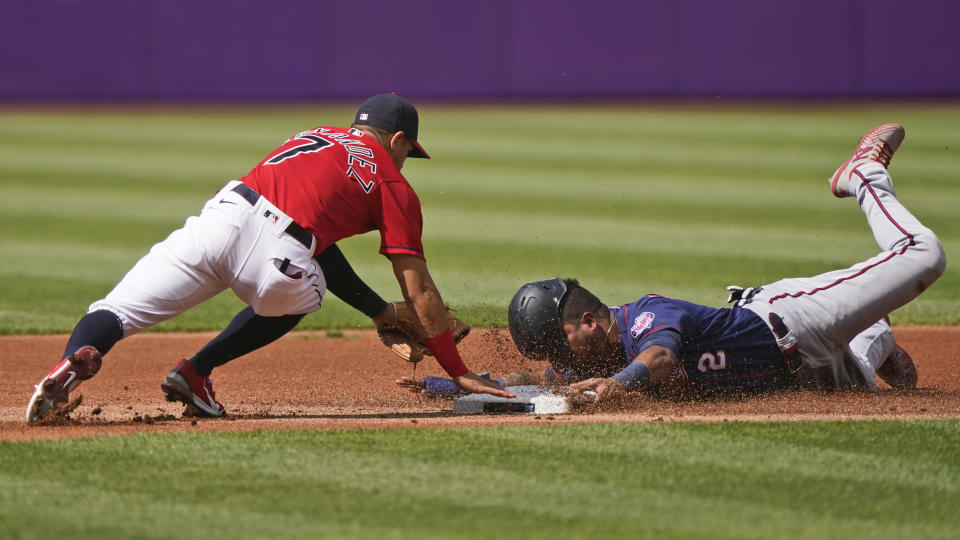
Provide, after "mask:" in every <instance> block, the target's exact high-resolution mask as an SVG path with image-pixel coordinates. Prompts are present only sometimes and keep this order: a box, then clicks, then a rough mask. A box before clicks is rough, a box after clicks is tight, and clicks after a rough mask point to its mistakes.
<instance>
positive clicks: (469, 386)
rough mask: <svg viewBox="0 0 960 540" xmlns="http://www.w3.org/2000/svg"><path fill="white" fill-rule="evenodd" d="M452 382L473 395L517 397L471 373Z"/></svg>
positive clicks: (488, 380)
mask: <svg viewBox="0 0 960 540" xmlns="http://www.w3.org/2000/svg"><path fill="white" fill-rule="evenodd" d="M453 382H455V383H457V386H459V387H460V388H463V389H464V390H466V391H468V392H471V393H474V394H490V395H492V396H499V397H504V398H514V397H517V395H516V394H514V393H513V392H511V391H509V390H506V389H504V388H503V387H502V386H500V385H499V384H497V383H495V382H493V381H491V380H490V379H485V378H483V377H481V376H479V375H477V374H476V373H474V372H472V371H469V372H467V374H466V375H461V376H459V377H454V378H453Z"/></svg>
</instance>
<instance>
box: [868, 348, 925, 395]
mask: <svg viewBox="0 0 960 540" xmlns="http://www.w3.org/2000/svg"><path fill="white" fill-rule="evenodd" d="M894 354H895V355H896V357H895V358H890V359H888V360H887V361H886V362H884V364H883V365H882V366H880V368H879V369H877V376H878V377H880V379H881V380H883V382H885V383H887V385H888V386H890V388H894V389H897V390H913V389H915V388H916V387H917V365H916V364H915V363H914V361H913V358H911V357H910V354H908V353H907V351H905V350H903V348H902V347H900V346H899V345H897V350H896V351H895V352H894ZM887 362H893V365H892V366H891V367H890V368H887V369H886V370H885V369H884V368H885V367H887ZM887 371H889V372H887Z"/></svg>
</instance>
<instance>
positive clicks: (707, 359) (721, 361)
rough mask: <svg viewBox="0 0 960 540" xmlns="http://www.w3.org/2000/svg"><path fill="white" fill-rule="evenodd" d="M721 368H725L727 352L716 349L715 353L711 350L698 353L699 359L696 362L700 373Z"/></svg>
mask: <svg viewBox="0 0 960 540" xmlns="http://www.w3.org/2000/svg"><path fill="white" fill-rule="evenodd" d="M721 369H727V353H726V352H724V351H717V353H716V354H714V353H712V352H705V353H703V354H701V355H700V361H698V362H697V370H699V371H700V373H706V372H707V371H720V370H721Z"/></svg>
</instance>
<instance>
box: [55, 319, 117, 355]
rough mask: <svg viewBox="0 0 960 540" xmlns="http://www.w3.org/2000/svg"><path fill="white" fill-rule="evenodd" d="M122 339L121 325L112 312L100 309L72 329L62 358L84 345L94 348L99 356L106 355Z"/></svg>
mask: <svg viewBox="0 0 960 540" xmlns="http://www.w3.org/2000/svg"><path fill="white" fill-rule="evenodd" d="M122 338H123V323H121V322H120V318H119V317H117V316H116V315H115V314H114V313H113V312H112V311H107V310H105V309H100V310H97V311H92V312H90V313H87V314H86V315H84V316H83V318H81V319H80V320H79V321H78V322H77V326H75V327H74V328H73V333H72V334H70V339H68V340H67V347H66V348H65V349H64V350H63V356H62V358H66V357H68V356H70V355H71V354H73V353H75V352H77V349H79V348H80V347H83V346H84V345H92V346H93V347H96V349H97V350H98V351H100V354H102V355H106V354H107V351H109V350H110V349H112V348H113V346H114V345H116V344H117V342H118V341H120V340H121V339H122Z"/></svg>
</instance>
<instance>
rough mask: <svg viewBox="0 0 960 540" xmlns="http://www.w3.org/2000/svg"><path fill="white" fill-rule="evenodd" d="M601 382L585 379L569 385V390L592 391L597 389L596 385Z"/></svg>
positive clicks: (599, 380)
mask: <svg viewBox="0 0 960 540" xmlns="http://www.w3.org/2000/svg"><path fill="white" fill-rule="evenodd" d="M600 382H601V379H587V380H585V381H580V382H575V383H573V384H571V385H570V389H571V390H573V391H575V392H583V391H585V390H594V389H595V388H596V387H597V384H598V383H600Z"/></svg>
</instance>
